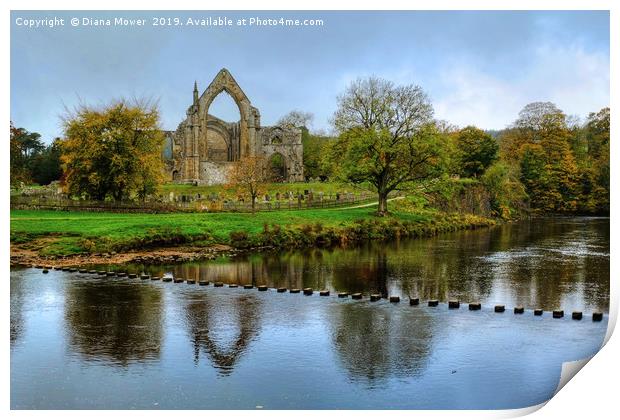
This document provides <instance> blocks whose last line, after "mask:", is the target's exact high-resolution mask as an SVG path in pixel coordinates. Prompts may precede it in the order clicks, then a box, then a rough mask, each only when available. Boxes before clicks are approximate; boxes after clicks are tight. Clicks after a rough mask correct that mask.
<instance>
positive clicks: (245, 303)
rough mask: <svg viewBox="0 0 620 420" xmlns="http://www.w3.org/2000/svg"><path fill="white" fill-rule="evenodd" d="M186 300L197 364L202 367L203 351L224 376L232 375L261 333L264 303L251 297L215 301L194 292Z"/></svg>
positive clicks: (227, 297) (188, 324)
mask: <svg viewBox="0 0 620 420" xmlns="http://www.w3.org/2000/svg"><path fill="white" fill-rule="evenodd" d="M184 299H186V300H187V302H186V304H185V308H184V310H185V318H186V326H187V333H188V335H189V338H190V341H191V343H192V347H193V350H194V363H195V364H198V361H199V357H200V353H201V351H202V352H204V353H206V355H207V357H209V358H210V359H211V362H212V365H213V366H214V367H215V368H216V369H218V371H219V373H220V374H222V375H228V374H230V373H231V372H232V370H233V368H234V367H235V365H236V364H237V362H238V361H239V359H240V358H241V356H242V355H243V354H244V352H245V351H246V350H247V349H248V346H249V344H250V342H251V341H252V340H253V339H254V338H255V337H256V335H257V334H258V331H259V329H260V322H259V321H260V316H261V315H260V309H261V303H260V302H259V301H258V300H256V298H254V297H252V296H250V295H247V294H239V295H237V296H225V297H223V296H218V297H216V298H214V297H213V296H210V295H209V294H204V293H200V292H192V293H189V294H188V295H186V296H184Z"/></svg>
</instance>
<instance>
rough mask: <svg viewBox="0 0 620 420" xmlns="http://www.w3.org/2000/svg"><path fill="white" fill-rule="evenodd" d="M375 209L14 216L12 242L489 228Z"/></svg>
mask: <svg viewBox="0 0 620 420" xmlns="http://www.w3.org/2000/svg"><path fill="white" fill-rule="evenodd" d="M374 211H375V208H374V207H365V208H350V209H317V210H304V211H279V212H264V213H257V214H255V215H249V214H234V213H226V214H224V213H220V214H218V213H207V214H197V213H196V214H119V213H81V212H54V211H25V210H24V211H21V210H15V211H11V244H12V246H13V247H17V248H21V249H28V250H31V251H35V252H37V253H38V254H39V255H70V254H75V253H85V252H86V253H99V252H111V251H116V252H122V251H127V250H141V249H148V248H153V247H158V246H171V245H195V246H209V245H214V244H227V245H232V246H234V247H237V248H250V247H256V246H275V247H303V246H326V245H333V244H344V243H354V242H356V241H362V240H367V239H389V238H392V237H396V236H403V237H404V236H412V237H417V236H430V235H434V234H437V233H440V232H446V231H452V230H458V229H467V228H473V227H479V226H488V225H491V224H493V223H494V222H493V221H492V220H489V219H485V218H482V217H477V216H471V215H448V214H444V213H438V212H430V211H419V212H411V211H398V210H396V211H394V212H393V213H392V215H391V216H389V217H383V218H379V217H375V215H374Z"/></svg>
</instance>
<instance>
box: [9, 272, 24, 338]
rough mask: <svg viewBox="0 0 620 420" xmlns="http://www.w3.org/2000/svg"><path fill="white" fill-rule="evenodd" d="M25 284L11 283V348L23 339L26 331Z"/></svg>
mask: <svg viewBox="0 0 620 420" xmlns="http://www.w3.org/2000/svg"><path fill="white" fill-rule="evenodd" d="M25 288H26V286H25V284H24V282H21V281H20V282H13V281H12V282H11V286H10V296H11V316H10V319H11V320H10V323H11V324H10V331H11V332H10V341H11V346H12V345H13V344H15V343H16V342H17V341H18V339H19V338H20V337H21V335H22V332H23V329H24V317H23V306H24V303H25V300H26V291H25Z"/></svg>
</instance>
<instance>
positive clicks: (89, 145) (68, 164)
mask: <svg viewBox="0 0 620 420" xmlns="http://www.w3.org/2000/svg"><path fill="white" fill-rule="evenodd" d="M64 125H65V127H64V128H65V137H64V139H63V140H61V142H60V147H61V150H62V162H63V166H64V172H65V177H64V182H65V188H66V190H67V192H68V193H69V194H70V195H72V196H81V197H87V198H91V199H96V200H104V199H113V200H127V199H136V198H139V199H144V198H146V197H147V196H148V195H149V194H152V193H154V192H155V191H156V188H157V186H158V185H159V184H160V183H161V181H162V180H163V161H162V159H161V152H162V146H163V141H164V135H163V133H162V131H161V130H160V128H159V112H158V110H157V107H156V106H155V105H153V104H149V103H145V102H133V103H129V102H127V101H125V100H120V101H117V102H114V103H112V104H110V105H108V106H105V107H102V108H93V107H88V106H81V107H80V108H78V109H77V110H76V111H75V112H74V113H72V114H71V115H69V116H67V118H66V119H65V124H64Z"/></svg>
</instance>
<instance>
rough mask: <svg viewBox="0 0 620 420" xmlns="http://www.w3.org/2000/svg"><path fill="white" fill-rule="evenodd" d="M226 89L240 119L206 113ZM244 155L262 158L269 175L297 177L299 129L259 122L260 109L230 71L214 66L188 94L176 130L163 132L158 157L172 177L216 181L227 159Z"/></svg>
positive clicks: (299, 169)
mask: <svg viewBox="0 0 620 420" xmlns="http://www.w3.org/2000/svg"><path fill="white" fill-rule="evenodd" d="M223 91H226V92H227V93H228V94H229V95H230V96H231V97H232V99H233V100H234V101H235V103H236V104H237V106H238V107H239V113H240V115H241V119H240V120H239V121H237V122H226V121H222V120H221V119H219V118H216V117H214V116H212V115H209V106H210V105H211V103H212V102H213V100H214V99H215V98H216V97H217V96H218V95H219V94H220V93H222V92H223ZM245 156H262V157H264V158H265V165H266V167H265V170H266V171H268V173H269V175H270V177H271V179H272V180H273V181H302V180H303V146H302V144H301V130H300V129H297V128H285V127H278V126H274V127H261V125H260V112H259V111H258V109H257V108H254V107H253V106H252V104H251V103H250V100H249V99H248V97H247V96H245V93H243V90H241V88H240V87H239V85H238V84H237V82H236V81H235V79H234V78H233V77H232V75H231V74H230V72H228V70H226V69H222V70H220V72H219V73H218V74H217V76H215V79H213V81H212V82H211V84H210V85H209V87H207V89H206V90H205V91H204V92H203V93H202V95H200V96H198V87H197V86H196V84H194V100H193V103H192V105H191V106H190V107H189V108H188V109H187V118H185V120H183V121H182V122H181V123H180V124H179V126H178V128H177V130H176V131H167V132H166V150H165V152H164V157H165V159H166V164H167V168H168V170H169V174H170V178H171V179H172V180H173V181H175V182H196V183H199V184H208V185H212V184H221V183H225V182H226V177H227V172H228V170H229V169H230V167H231V166H232V165H233V164H234V163H233V162H235V161H237V160H239V158H241V157H245Z"/></svg>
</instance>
